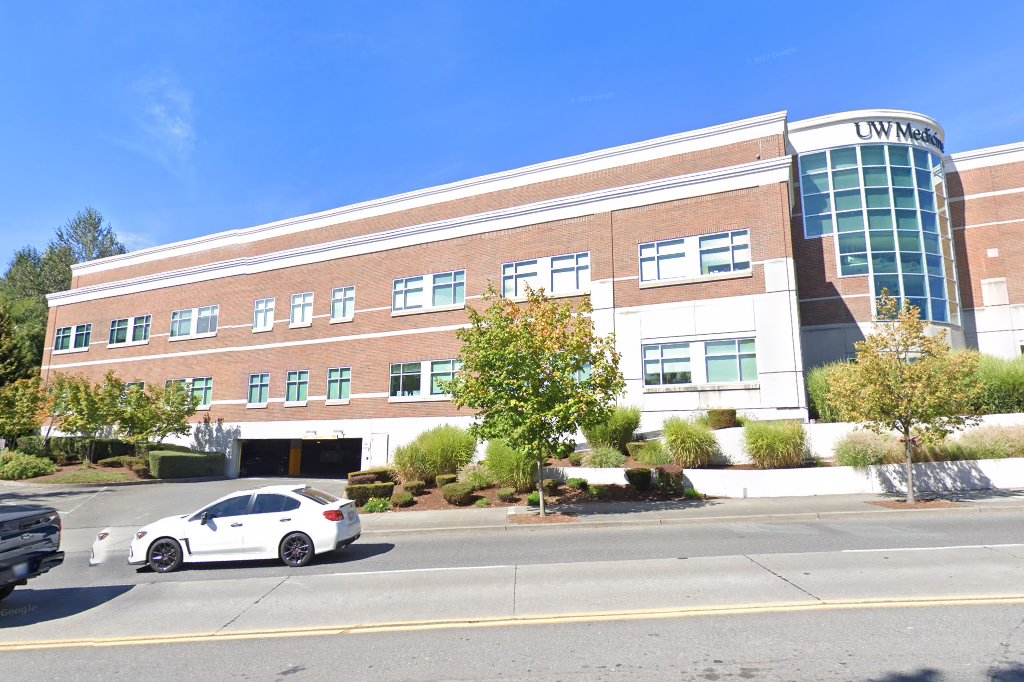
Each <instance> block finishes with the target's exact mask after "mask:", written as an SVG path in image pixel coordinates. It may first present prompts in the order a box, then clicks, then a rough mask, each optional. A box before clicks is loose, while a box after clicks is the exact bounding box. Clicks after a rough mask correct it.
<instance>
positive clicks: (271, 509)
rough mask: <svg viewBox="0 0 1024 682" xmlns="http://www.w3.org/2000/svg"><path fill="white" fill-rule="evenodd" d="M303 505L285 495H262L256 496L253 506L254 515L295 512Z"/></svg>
mask: <svg viewBox="0 0 1024 682" xmlns="http://www.w3.org/2000/svg"><path fill="white" fill-rule="evenodd" d="M300 504H301V503H300V502H299V501H298V500H294V499H292V498H290V497H286V496H284V495H267V494H261V495H257V496H256V502H255V504H253V506H252V513H253V514H277V513H280V512H288V511H293V510H295V509H298V508H299V505H300Z"/></svg>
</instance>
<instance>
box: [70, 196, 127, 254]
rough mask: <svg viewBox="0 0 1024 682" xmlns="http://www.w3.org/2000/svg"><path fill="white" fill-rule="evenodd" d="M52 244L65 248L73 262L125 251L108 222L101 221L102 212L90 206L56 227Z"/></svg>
mask: <svg viewBox="0 0 1024 682" xmlns="http://www.w3.org/2000/svg"><path fill="white" fill-rule="evenodd" d="M51 244H52V246H55V247H58V248H61V247H63V248H67V249H70V251H71V256H72V258H73V259H74V261H73V262H75V263H84V262H85V261H89V260H96V259H97V258H106V257H108V256H116V255H118V254H122V253H127V249H125V247H124V244H122V243H121V242H120V241H119V240H118V239H117V234H116V233H115V232H114V228H112V227H111V226H110V223H106V224H104V223H103V214H102V213H100V212H99V211H97V210H96V209H95V208H93V207H92V206H86V207H85V209H84V210H82V211H79V212H78V213H76V214H75V217H74V218H71V219H70V220H69V221H67V222H66V223H64V225H63V227H58V228H57V234H56V236H55V237H54V239H53V242H51Z"/></svg>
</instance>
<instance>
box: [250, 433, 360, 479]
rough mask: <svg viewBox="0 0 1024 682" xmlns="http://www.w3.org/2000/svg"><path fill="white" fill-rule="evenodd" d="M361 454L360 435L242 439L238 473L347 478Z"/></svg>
mask: <svg viewBox="0 0 1024 682" xmlns="http://www.w3.org/2000/svg"><path fill="white" fill-rule="evenodd" d="M362 455H363V440H362V439H361V438H324V439H304V440H298V439H291V438H273V439H259V440H243V441H242V442H241V448H240V459H239V466H238V475H239V476H243V477H244V476H308V477H311V478H346V477H348V475H349V474H350V473H351V472H353V471H358V470H359V468H360V464H361V462H362Z"/></svg>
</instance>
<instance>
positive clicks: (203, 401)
mask: <svg viewBox="0 0 1024 682" xmlns="http://www.w3.org/2000/svg"><path fill="white" fill-rule="evenodd" d="M197 381H202V382H209V385H206V386H202V387H199V389H200V390H201V391H202V392H203V394H202V395H201V396H199V403H198V404H197V405H196V410H203V411H206V410H209V409H210V407H212V406H213V377H192V378H191V379H188V391H189V394H190V395H191V396H192V397H193V398H195V397H196V388H197V387H196V382H197ZM207 399H208V400H207Z"/></svg>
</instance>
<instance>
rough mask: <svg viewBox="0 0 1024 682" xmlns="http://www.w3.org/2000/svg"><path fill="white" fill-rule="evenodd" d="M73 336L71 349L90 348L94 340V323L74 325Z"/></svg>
mask: <svg viewBox="0 0 1024 682" xmlns="http://www.w3.org/2000/svg"><path fill="white" fill-rule="evenodd" d="M74 330H75V333H74V335H73V336H72V338H71V350H88V349H89V344H90V343H91V342H92V324H79V325H75V327H74Z"/></svg>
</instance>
